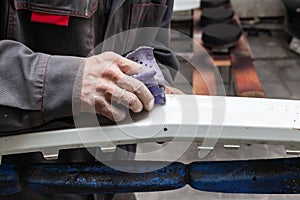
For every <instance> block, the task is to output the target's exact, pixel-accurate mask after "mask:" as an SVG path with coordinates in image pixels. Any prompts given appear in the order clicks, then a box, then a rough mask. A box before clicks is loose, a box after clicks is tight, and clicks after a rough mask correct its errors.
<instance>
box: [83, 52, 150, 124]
mask: <svg viewBox="0 0 300 200" xmlns="http://www.w3.org/2000/svg"><path fill="white" fill-rule="evenodd" d="M141 71H142V66H140V65H139V64H137V63H135V62H133V61H130V60H128V59H126V58H123V57H122V56H120V55H118V54H115V53H113V52H105V53H102V54H100V55H97V56H93V57H90V58H87V59H86V63H85V68H84V72H83V78H82V89H81V111H82V112H94V111H96V113H97V114H100V115H103V116H105V117H107V118H109V119H111V120H113V121H122V120H123V119H125V117H126V112H125V111H124V110H120V109H119V108H116V107H115V106H114V105H112V102H115V103H119V104H122V105H124V106H126V107H127V108H128V109H130V110H132V111H133V112H135V113H138V112H140V111H142V109H143V108H145V109H146V110H148V111H150V110H151V109H152V108H153V107H154V98H153V96H152V94H151V93H150V91H149V90H148V88H147V87H146V86H145V85H144V84H143V83H142V82H140V81H138V80H136V79H134V78H132V77H130V75H133V74H137V73H139V72H141Z"/></svg>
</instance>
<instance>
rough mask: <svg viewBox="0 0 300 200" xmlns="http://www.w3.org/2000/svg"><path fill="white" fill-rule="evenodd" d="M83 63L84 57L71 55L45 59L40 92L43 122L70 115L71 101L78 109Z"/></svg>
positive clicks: (71, 113) (71, 111) (71, 112)
mask: <svg viewBox="0 0 300 200" xmlns="http://www.w3.org/2000/svg"><path fill="white" fill-rule="evenodd" d="M84 64H85V59H84V58H79V57H72V56H49V58H48V59H46V63H45V69H44V74H43V87H42V92H41V98H42V108H41V112H42V116H43V122H44V123H47V122H50V121H52V120H54V119H58V118H62V117H70V116H72V115H73V109H72V103H75V105H74V107H75V108H76V106H77V108H78V109H79V106H80V91H81V80H82V72H83V68H84ZM73 91H74V92H73ZM77 104H78V105H77ZM75 112H77V111H76V109H75Z"/></svg>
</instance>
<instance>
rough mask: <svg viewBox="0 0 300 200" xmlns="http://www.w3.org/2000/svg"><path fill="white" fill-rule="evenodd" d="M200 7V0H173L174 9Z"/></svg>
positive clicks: (181, 9)
mask: <svg viewBox="0 0 300 200" xmlns="http://www.w3.org/2000/svg"><path fill="white" fill-rule="evenodd" d="M199 7H200V0H174V8H173V10H174V11H184V10H192V9H195V8H199Z"/></svg>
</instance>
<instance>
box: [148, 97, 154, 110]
mask: <svg viewBox="0 0 300 200" xmlns="http://www.w3.org/2000/svg"><path fill="white" fill-rule="evenodd" d="M147 107H148V109H147V110H148V111H150V110H152V109H153V108H154V98H153V99H151V101H150V102H149V104H148V106H147Z"/></svg>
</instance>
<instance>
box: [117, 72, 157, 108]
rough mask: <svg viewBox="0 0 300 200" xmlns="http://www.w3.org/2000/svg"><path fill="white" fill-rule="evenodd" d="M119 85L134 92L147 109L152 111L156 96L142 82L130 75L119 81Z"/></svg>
mask: <svg viewBox="0 0 300 200" xmlns="http://www.w3.org/2000/svg"><path fill="white" fill-rule="evenodd" d="M117 85H118V86H119V87H120V88H124V89H125V90H127V91H129V92H131V93H134V94H135V95H136V96H137V97H138V99H139V100H140V101H141V102H142V104H143V106H144V108H145V109H146V110H148V111H150V110H152V108H153V107H154V97H153V95H152V94H151V92H150V91H149V90H148V88H147V87H146V86H145V85H144V84H143V83H142V82H140V81H138V80H136V79H134V78H132V77H130V76H124V77H123V78H122V79H121V80H119V81H117Z"/></svg>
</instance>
